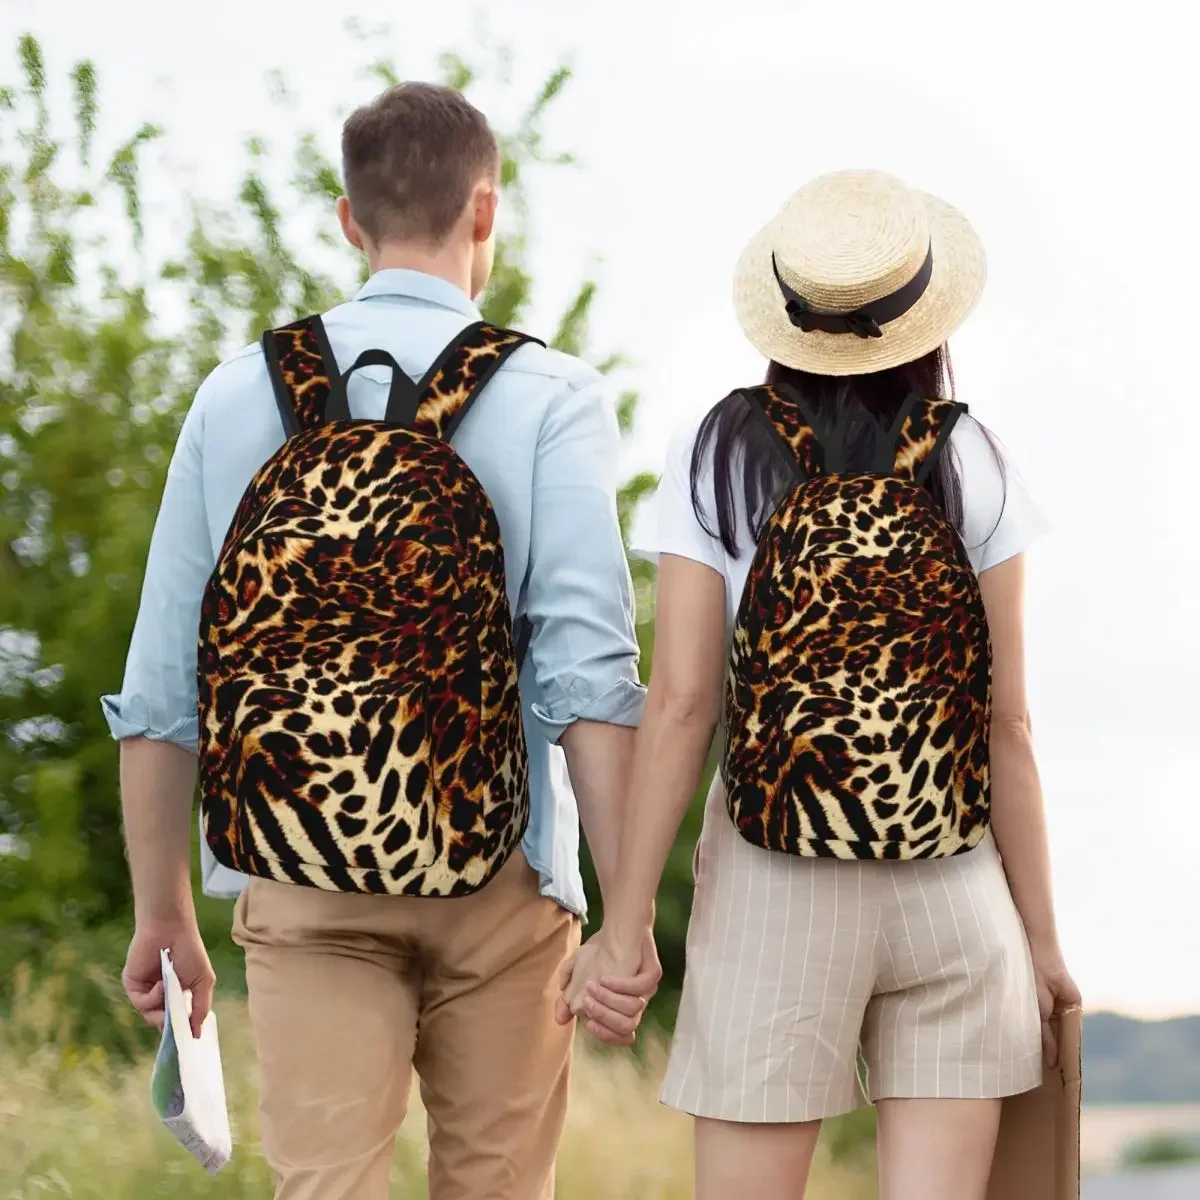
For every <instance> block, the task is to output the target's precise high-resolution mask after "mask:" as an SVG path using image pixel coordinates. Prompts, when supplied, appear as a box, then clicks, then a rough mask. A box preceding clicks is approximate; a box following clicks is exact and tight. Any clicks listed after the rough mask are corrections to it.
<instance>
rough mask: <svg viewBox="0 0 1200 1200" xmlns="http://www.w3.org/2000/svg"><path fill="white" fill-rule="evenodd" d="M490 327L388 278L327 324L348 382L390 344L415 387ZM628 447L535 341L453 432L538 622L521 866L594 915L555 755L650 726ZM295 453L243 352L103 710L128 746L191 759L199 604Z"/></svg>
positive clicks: (208, 418) (206, 410)
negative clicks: (449, 349)
mask: <svg viewBox="0 0 1200 1200" xmlns="http://www.w3.org/2000/svg"><path fill="white" fill-rule="evenodd" d="M477 320H479V312H478V310H477V309H476V307H475V306H474V304H472V303H471V301H470V300H469V299H468V298H467V297H466V296H465V295H464V294H463V293H462V292H460V291H459V290H458V289H457V288H456V287H454V286H453V285H452V284H450V283H448V282H446V281H445V280H442V279H437V278H434V277H432V276H429V275H423V274H420V273H418V272H415V271H403V270H385V271H380V272H378V273H377V274H375V275H374V276H372V278H371V279H370V280H369V281H368V282H367V284H366V286H365V287H363V289H362V290H361V291H360V292H359V293H358V295H357V296H356V297H355V299H354V300H352V301H350V302H349V303H348V304H343V305H341V306H340V307H339V308H335V309H334V310H333V311H332V312H330V313H328V314H327V315H326V316H325V328H326V329H327V331H328V333H329V340H330V344H331V346H332V348H333V353H334V356H335V357H336V359H337V361H338V363H339V364H341V366H342V368H343V370H344V369H345V368H346V367H348V366H349V365H350V364H351V363H353V362H354V361H355V359H356V358H357V357H358V355H359V354H360V353H361V352H362V351H363V350H366V349H371V348H374V347H381V348H382V349H384V350H387V351H389V352H390V353H391V354H392V356H393V357H394V358H395V359H396V361H397V362H398V363H399V364H400V366H401V367H402V368H403V369H404V371H405V372H406V373H407V374H408V375H409V376H411V377H412V378H414V379H419V378H420V377H421V376H422V375H423V374H424V372H425V371H426V370H427V368H428V367H429V366H430V364H431V363H432V362H433V360H434V358H435V357H436V356H437V354H438V352H439V351H440V350H441V349H442V348H443V347H444V346H445V345H446V344H447V343H449V342H450V341H451V340H452V339H453V338H454V337H455V335H457V334H458V333H459V332H460V331H461V330H462V329H463V328H464V327H465V326H467V325H468V324H470V323H472V322H473V321H477ZM389 382H390V376H389V372H388V371H387V370H386V369H384V368H381V367H365V368H363V369H361V370H359V371H357V372H355V374H354V375H353V376H352V377H351V380H350V383H349V399H350V409H351V412H352V414H353V415H354V416H356V417H359V418H366V419H374V420H378V419H380V418H381V417H382V416H383V412H384V408H385V407H386V402H387V393H388V384H389ZM619 438H620V434H619V431H618V428H617V419H616V411H615V408H614V405H613V403H612V396H611V394H610V392H609V389H608V387H607V386H606V384H605V382H604V379H603V377H602V376H601V375H600V374H599V373H598V372H597V371H595V370H594V369H593V368H591V367H589V366H587V365H586V364H585V363H582V362H580V361H579V360H578V359H575V358H571V357H570V356H568V355H566V354H561V353H559V352H557V351H554V350H547V349H543V348H542V347H541V346H537V345H525V346H523V347H521V348H520V349H519V350H517V351H516V352H515V353H514V354H513V355H512V356H511V357H510V358H509V359H508V360H507V361H506V362H505V364H504V366H503V367H502V368H501V370H500V372H499V373H498V374H497V375H496V376H495V377H494V378H493V379H492V381H491V383H490V384H489V385H488V387H487V389H486V391H485V392H484V394H483V396H482V397H481V398H480V400H479V401H478V402H477V403H476V404H475V405H474V407H472V409H471V410H470V412H469V413H468V414H467V416H466V417H465V418H464V419H463V421H462V424H461V425H460V426H459V428H458V430H457V432H456V433H455V435H454V446H455V449H456V450H457V451H458V452H459V453H460V454H461V455H462V457H463V458H464V459H465V460H466V462H467V464H468V465H469V466H470V467H471V469H472V470H473V471H474V473H475V475H476V476H477V477H478V479H479V481H480V483H481V484H482V485H483V487H484V490H485V491H486V492H487V494H488V497H489V498H490V500H491V502H492V505H493V507H494V508H495V511H496V516H497V518H498V520H499V523H500V532H501V536H502V537H503V542H504V561H505V569H506V572H507V576H508V601H509V605H510V607H511V609H512V612H513V614H514V616H515V617H519V616H520V615H521V614H525V615H526V616H527V617H528V619H529V620H530V622H531V624H532V639H531V641H530V644H529V652H528V654H527V656H526V660H525V666H524V669H523V670H522V673H521V697H522V701H523V707H524V713H525V733H526V739H527V741H528V745H529V758H530V788H531V797H530V799H531V815H530V822H529V828H528V831H527V833H526V835H525V840H524V851H525V855H526V858H527V859H528V860H529V863H530V865H531V866H532V867H533V868H534V870H536V871H537V872H538V874H539V876H540V878H541V887H542V892H543V894H544V895H547V896H551V897H553V898H554V899H555V900H557V901H558V902H559V903H560V904H561V905H562V906H563V907H564V908H567V909H570V910H571V911H572V912H576V913H579V914H580V915H584V894H583V883H582V880H581V878H580V873H579V821H578V815H577V811H576V806H575V798H574V795H573V794H572V792H571V789H570V784H569V781H568V779H567V772H566V764H565V760H564V757H563V752H562V750H561V748H560V747H559V746H558V745H557V741H558V738H559V737H560V736H561V734H562V732H563V730H564V729H566V728H567V726H568V725H570V724H571V723H572V722H573V721H575V720H577V719H579V718H584V719H587V720H592V721H604V722H609V723H612V724H618V725H636V724H637V723H638V721H639V720H640V717H641V711H642V703H643V691H642V688H641V686H640V684H639V683H638V675H637V660H638V650H637V640H636V637H635V634H634V624H633V604H632V588H631V585H630V579H629V568H628V565H627V563H626V560H625V552H624V547H623V545H622V542H621V534H620V528H619V526H618V523H617V509H616V489H617V485H618V483H619V479H618V474H617V472H618V463H617V458H618V448H619ZM282 444H283V428H282V426H281V424H280V419H279V411H278V409H277V408H276V406H275V400H274V396H273V393H272V390H271V384H270V382H269V380H268V377H267V368H266V363H265V362H264V360H263V356H262V352H261V350H260V348H259V347H258V346H257V345H255V346H250V347H247V348H246V349H245V350H243V351H241V352H240V353H239V354H236V355H234V356H233V358H231V359H229V360H228V361H226V362H224V363H222V364H221V365H220V366H219V367H218V368H217V369H216V370H215V371H214V372H213V373H212V374H211V375H210V376H209V377H208V379H206V380H205V382H204V383H203V384H202V385H201V387H200V390H199V391H198V392H197V393H196V398H195V401H194V402H193V404H192V407H191V410H190V411H189V412H188V415H187V417H186V418H185V420H184V423H183V428H182V430H181V432H180V435H179V441H178V444H177V445H176V448H175V453H174V456H173V458H172V460H171V466H170V469H169V471H168V473H167V482H166V488H165V490H164V492H163V499H162V507H161V510H160V511H159V515H158V521H157V523H156V525H155V529H154V536H153V539H152V541H151V544H150V555H149V559H148V562H147V565H146V578H145V583H144V585H143V589H142V598H141V607H140V609H139V611H138V617H137V624H136V626H135V627H134V632H133V640H132V644H131V646H130V649H129V657H128V660H127V662H126V667H125V680H124V684H123V686H122V689H121V693H120V695H119V696H116V695H114V696H105V697H104V698H103V705H104V710H105V713H106V715H107V717H108V722H109V726H110V728H111V729H112V732H113V736H114V737H117V738H128V737H137V736H139V735H144V736H146V737H149V738H153V739H160V740H164V741H170V742H174V743H176V744H178V745H180V746H183V747H185V748H187V749H189V750H191V751H193V752H195V750H196V746H197V741H198V733H199V730H198V719H197V698H196V639H197V630H198V628H199V620H200V603H201V598H202V595H203V592H204V588H205V584H206V583H207V581H208V577H209V575H210V574H211V572H212V570H213V566H214V564H215V562H216V556H217V554H218V553H219V551H220V549H221V544H222V542H223V541H224V539H225V534H226V531H227V530H228V528H229V525H230V522H231V521H232V519H233V515H234V511H235V510H236V508H237V505H238V502H239V501H240V500H241V497H242V493H243V492H244V491H245V489H246V487H247V485H248V484H249V483H250V480H251V479H252V478H253V476H254V474H255V473H256V472H257V471H258V469H259V468H260V467H261V466H262V465H263V463H265V462H266V461H267V459H268V458H270V457H271V455H272V454H274V453H275V451H276V450H278V449H279V447H280V446H281V445H282ZM202 850H203V851H204V852H205V863H204V871H205V879H206V889H208V890H211V891H213V892H214V893H215V894H230V893H231V892H234V891H236V890H237V888H238V887H239V886H240V885H241V883H243V882H244V878H243V877H241V876H236V875H234V874H233V873H232V872H227V871H224V869H223V868H221V869H216V867H215V864H214V863H213V861H212V859H211V856H209V855H207V853H206V852H207V847H206V846H202ZM222 876H223V878H221V877H222Z"/></svg>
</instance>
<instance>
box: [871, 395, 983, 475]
mask: <svg viewBox="0 0 1200 1200" xmlns="http://www.w3.org/2000/svg"><path fill="white" fill-rule="evenodd" d="M966 411H967V406H966V405H965V404H960V403H958V402H957V401H955V400H925V399H921V398H919V397H917V396H910V397H909V398H908V399H907V400H906V401H905V402H904V405H903V406H902V408H901V409H900V412H899V414H898V416H897V418H896V426H897V427H896V428H894V429H893V432H892V439H891V445H890V457H891V472H892V474H894V475H896V476H898V477H899V478H900V479H911V480H912V481H913V483H915V484H918V485H920V484H923V483H924V482H925V480H926V479H927V478H928V476H929V472H930V471H931V470H933V467H934V465H935V464H936V463H937V460H938V459H939V458H940V457H941V454H942V451H943V450H945V448H946V443H947V442H948V441H949V440H950V433H951V431H952V430H953V429H954V426H955V424H956V423H957V421H958V419H959V417H961V416H962V415H963V413H965V412H966Z"/></svg>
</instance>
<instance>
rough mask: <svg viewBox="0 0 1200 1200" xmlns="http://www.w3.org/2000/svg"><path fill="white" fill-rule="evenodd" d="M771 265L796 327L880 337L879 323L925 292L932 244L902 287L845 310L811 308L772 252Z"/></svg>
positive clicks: (930, 273)
mask: <svg viewBox="0 0 1200 1200" xmlns="http://www.w3.org/2000/svg"><path fill="white" fill-rule="evenodd" d="M771 269H772V270H773V271H774V272H775V282H776V283H777V284H779V290H780V292H782V293H783V299H784V302H785V305H786V309H787V315H788V319H789V320H790V321H791V323H792V324H793V325H795V326H796V328H797V329H799V330H801V331H802V332H804V333H815V332H818V331H819V332H821V333H853V334H856V335H857V336H858V337H860V338H877V337H883V330H882V328H881V326H883V325H886V324H887V323H888V322H889V321H894V320H895V319H896V318H897V317H902V316H904V314H905V313H906V312H908V310H909V309H910V308H912V306H913V305H914V304H916V302H917V301H918V300H920V298H921V297H922V296H923V295H925V289H926V288H928V287H929V280H930V279H931V278H932V277H933V246H932V245H931V246H930V247H929V253H928V254H927V255H926V256H925V262H924V263H923V264H922V266H921V269H920V270H919V271H918V272H917V273H916V274H915V275H914V276H913V277H912V278H911V279H910V280H909V281H908V282H907V283H906V284H905V285H904V286H903V287H900V288H897V289H896V290H895V291H894V292H891V293H890V294H889V295H887V296H883V297H881V298H880V299H878V300H872V301H871V303H870V304H864V305H863V306H862V307H861V308H858V309H855V310H854V312H848V313H831V312H821V311H819V310H818V309H815V308H813V306H812V305H811V304H809V302H808V301H807V300H805V298H804V297H803V296H802V295H800V293H799V292H798V291H796V289H795V288H793V287H791V286H790V285H789V284H788V283H787V281H786V280H785V279H784V278H783V276H782V275H780V274H779V266H778V264H777V263H776V262H775V255H774V253H772V254H771Z"/></svg>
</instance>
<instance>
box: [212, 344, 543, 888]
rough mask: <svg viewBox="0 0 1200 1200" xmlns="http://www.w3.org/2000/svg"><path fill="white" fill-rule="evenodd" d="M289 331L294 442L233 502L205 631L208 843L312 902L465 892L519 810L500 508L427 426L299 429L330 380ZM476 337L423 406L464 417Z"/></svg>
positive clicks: (479, 361)
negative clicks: (308, 890) (302, 891)
mask: <svg viewBox="0 0 1200 1200" xmlns="http://www.w3.org/2000/svg"><path fill="white" fill-rule="evenodd" d="M281 333H282V336H281V337H280V339H279V341H277V343H276V344H277V345H280V346H281V348H282V353H281V354H280V365H281V370H282V374H283V376H284V379H285V380H286V382H287V383H288V385H289V387H290V389H291V390H292V394H293V396H294V398H295V404H296V408H297V415H298V417H299V418H300V420H301V424H302V432H301V433H299V434H297V435H296V436H294V437H292V438H290V439H289V440H288V441H287V442H286V443H285V444H284V446H283V447H282V449H280V450H279V452H278V453H277V454H276V455H275V456H274V457H273V458H272V459H271V460H269V461H268V462H267V463H266V464H265V465H264V467H263V468H262V469H261V470H260V471H259V473H258V475H257V476H256V477H255V479H254V481H253V483H252V484H251V486H250V487H249V488H248V489H247V492H246V494H245V496H244V498H243V500H242V503H241V505H240V506H239V509H238V512H237V514H236V516H235V518H234V521H233V524H232V526H231V529H230V532H229V535H228V537H227V539H226V542H225V545H224V547H223V549H222V552H221V554H220V556H219V558H218V561H217V565H216V569H215V571H214V572H213V575H212V577H211V580H210V582H209V585H208V588H207V590H206V593H205V597H204V604H203V611H202V618H201V629H200V656H199V657H200V662H199V672H198V682H199V689H200V722H201V729H200V754H201V764H202V771H201V787H202V795H203V801H204V812H205V823H206V835H207V838H208V841H209V844H210V846H211V847H212V849H213V852H214V854H215V856H216V858H217V860H218V861H219V862H222V863H224V864H225V865H226V866H228V867H231V868H233V869H235V870H241V871H245V872H247V873H248V874H251V875H259V876H266V877H268V878H273V879H278V880H282V881H285V882H291V883H297V884H304V885H309V886H314V887H318V888H323V889H326V890H336V891H346V892H353V891H358V892H374V893H390V894H402V895H412V896H458V895H464V894H467V893H469V892H473V891H476V890H478V889H479V888H481V887H482V886H483V885H484V884H486V883H487V882H488V880H490V879H491V878H492V877H493V876H494V875H495V874H496V872H497V871H498V870H499V869H500V867H501V866H502V865H503V864H504V862H505V861H506V860H507V858H508V856H509V855H510V854H511V853H512V851H513V850H514V849H515V848H516V847H517V846H518V845H519V843H520V840H521V837H522V836H523V834H524V831H525V828H526V824H527V820H528V812H529V783H528V764H527V757H526V746H525V739H524V733H523V730H522V723H521V707H520V697H519V694H518V690H517V667H516V663H515V660H514V650H513V640H512V618H511V613H510V610H509V605H508V599H507V592H506V579H505V570H504V553H503V547H502V544H501V537H500V528H499V525H498V523H497V520H496V515H495V512H494V510H493V508H492V506H491V504H490V502H489V501H488V498H487V496H486V495H485V493H484V490H483V488H482V486H481V485H480V484H479V482H478V480H477V479H476V478H475V476H474V475H473V474H472V472H471V470H470V469H469V468H468V467H467V465H466V463H465V462H464V461H463V460H462V459H461V458H460V457H459V456H458V455H457V454H456V453H455V452H454V451H453V449H452V448H451V447H450V445H449V444H448V443H447V442H445V441H443V440H441V439H439V438H438V437H436V436H434V435H433V434H432V433H431V432H421V431H416V430H413V429H406V428H401V427H397V426H395V425H388V424H386V423H383V422H371V421H349V422H347V421H338V422H333V423H331V424H328V425H324V424H320V423H319V422H318V423H316V424H313V423H310V422H306V421H305V420H304V418H303V416H302V410H304V409H305V408H307V409H309V410H311V411H315V412H319V413H323V410H324V399H325V396H324V394H323V390H322V380H324V389H325V390H326V391H327V390H328V387H329V382H328V377H327V375H325V374H324V370H325V369H324V368H323V367H322V366H321V365H320V351H319V344H318V343H317V342H316V341H315V338H314V336H313V335H312V333H311V332H309V333H305V332H304V331H303V330H301V331H300V332H298V333H297V332H295V331H294V327H293V330H287V331H281ZM507 336H508V337H519V335H507ZM490 345H491V344H490V343H489V344H488V345H486V346H485V345H484V344H483V343H482V342H481V343H478V344H473V345H470V346H468V347H466V348H465V349H464V350H463V352H462V353H461V354H453V355H451V356H450V359H449V360H447V366H446V369H445V370H444V371H443V372H442V373H441V375H440V376H439V378H438V379H437V380H434V387H433V388H432V389H431V390H430V392H429V393H428V395H427V403H428V405H429V411H431V412H433V413H437V414H439V416H440V418H442V419H446V418H448V417H449V416H450V415H451V414H452V413H453V412H454V411H455V408H456V406H460V405H461V404H462V402H463V401H464V400H465V399H466V397H467V396H468V395H469V394H470V392H471V389H472V385H473V382H475V381H478V380H479V379H480V377H481V372H482V371H483V370H485V369H486V368H488V367H489V366H495V365H496V362H497V357H496V355H495V354H493V353H490V352H489V347H490ZM314 353H315V354H316V359H315V362H314V358H313V355H314Z"/></svg>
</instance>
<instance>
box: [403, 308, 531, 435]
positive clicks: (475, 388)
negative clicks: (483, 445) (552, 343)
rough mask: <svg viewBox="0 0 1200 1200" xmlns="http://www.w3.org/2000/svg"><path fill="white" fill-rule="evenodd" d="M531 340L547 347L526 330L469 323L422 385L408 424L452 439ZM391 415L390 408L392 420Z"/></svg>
mask: <svg viewBox="0 0 1200 1200" xmlns="http://www.w3.org/2000/svg"><path fill="white" fill-rule="evenodd" d="M526 342H536V343H537V344H538V345H539V346H544V345H545V342H542V341H540V340H539V339H537V338H535V337H531V336H530V335H529V334H527V333H518V332H517V331H516V330H513V329H501V328H500V327H499V326H498V325H492V324H490V323H489V322H487V321H477V322H476V323H475V324H474V325H468V326H467V328H466V329H464V330H463V331H462V333H460V334H459V335H458V337H456V338H455V339H454V341H452V342H451V343H450V345H448V346H447V347H446V348H445V350H443V351H442V353H441V354H440V355H438V357H437V360H436V361H435V362H434V364H433V366H431V367H430V368H429V370H428V371H426V372H425V377H424V378H423V379H422V380H421V382H420V383H419V384H418V385H417V394H418V398H417V406H416V411H415V412H414V413H413V414H412V417H411V420H410V421H409V422H408V423H409V424H410V425H411V427H412V428H413V429H415V430H416V431H417V432H418V433H423V434H426V435H428V436H429V437H436V438H441V439H442V440H443V441H447V442H448V441H449V440H450V439H451V437H453V436H454V431H455V430H456V429H457V428H458V425H459V422H460V421H461V420H462V419H463V417H465V416H466V415H467V412H468V410H469V409H470V407H471V405H472V404H474V403H475V400H476V398H477V397H478V396H479V393H480V392H482V391H483V389H484V388H485V387H486V386H487V385H488V383H489V382H490V381H491V379H492V376H493V375H495V374H496V372H497V371H498V370H499V369H500V367H501V366H502V365H503V364H504V362H505V360H506V359H507V358H508V356H509V355H510V354H512V353H513V351H514V350H517V349H519V348H520V347H521V346H523V345H524V344H525V343H526ZM396 418H397V419H399V418H400V414H396ZM392 419H393V414H392V412H391V411H390V406H389V412H388V420H389V421H390V420H392Z"/></svg>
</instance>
